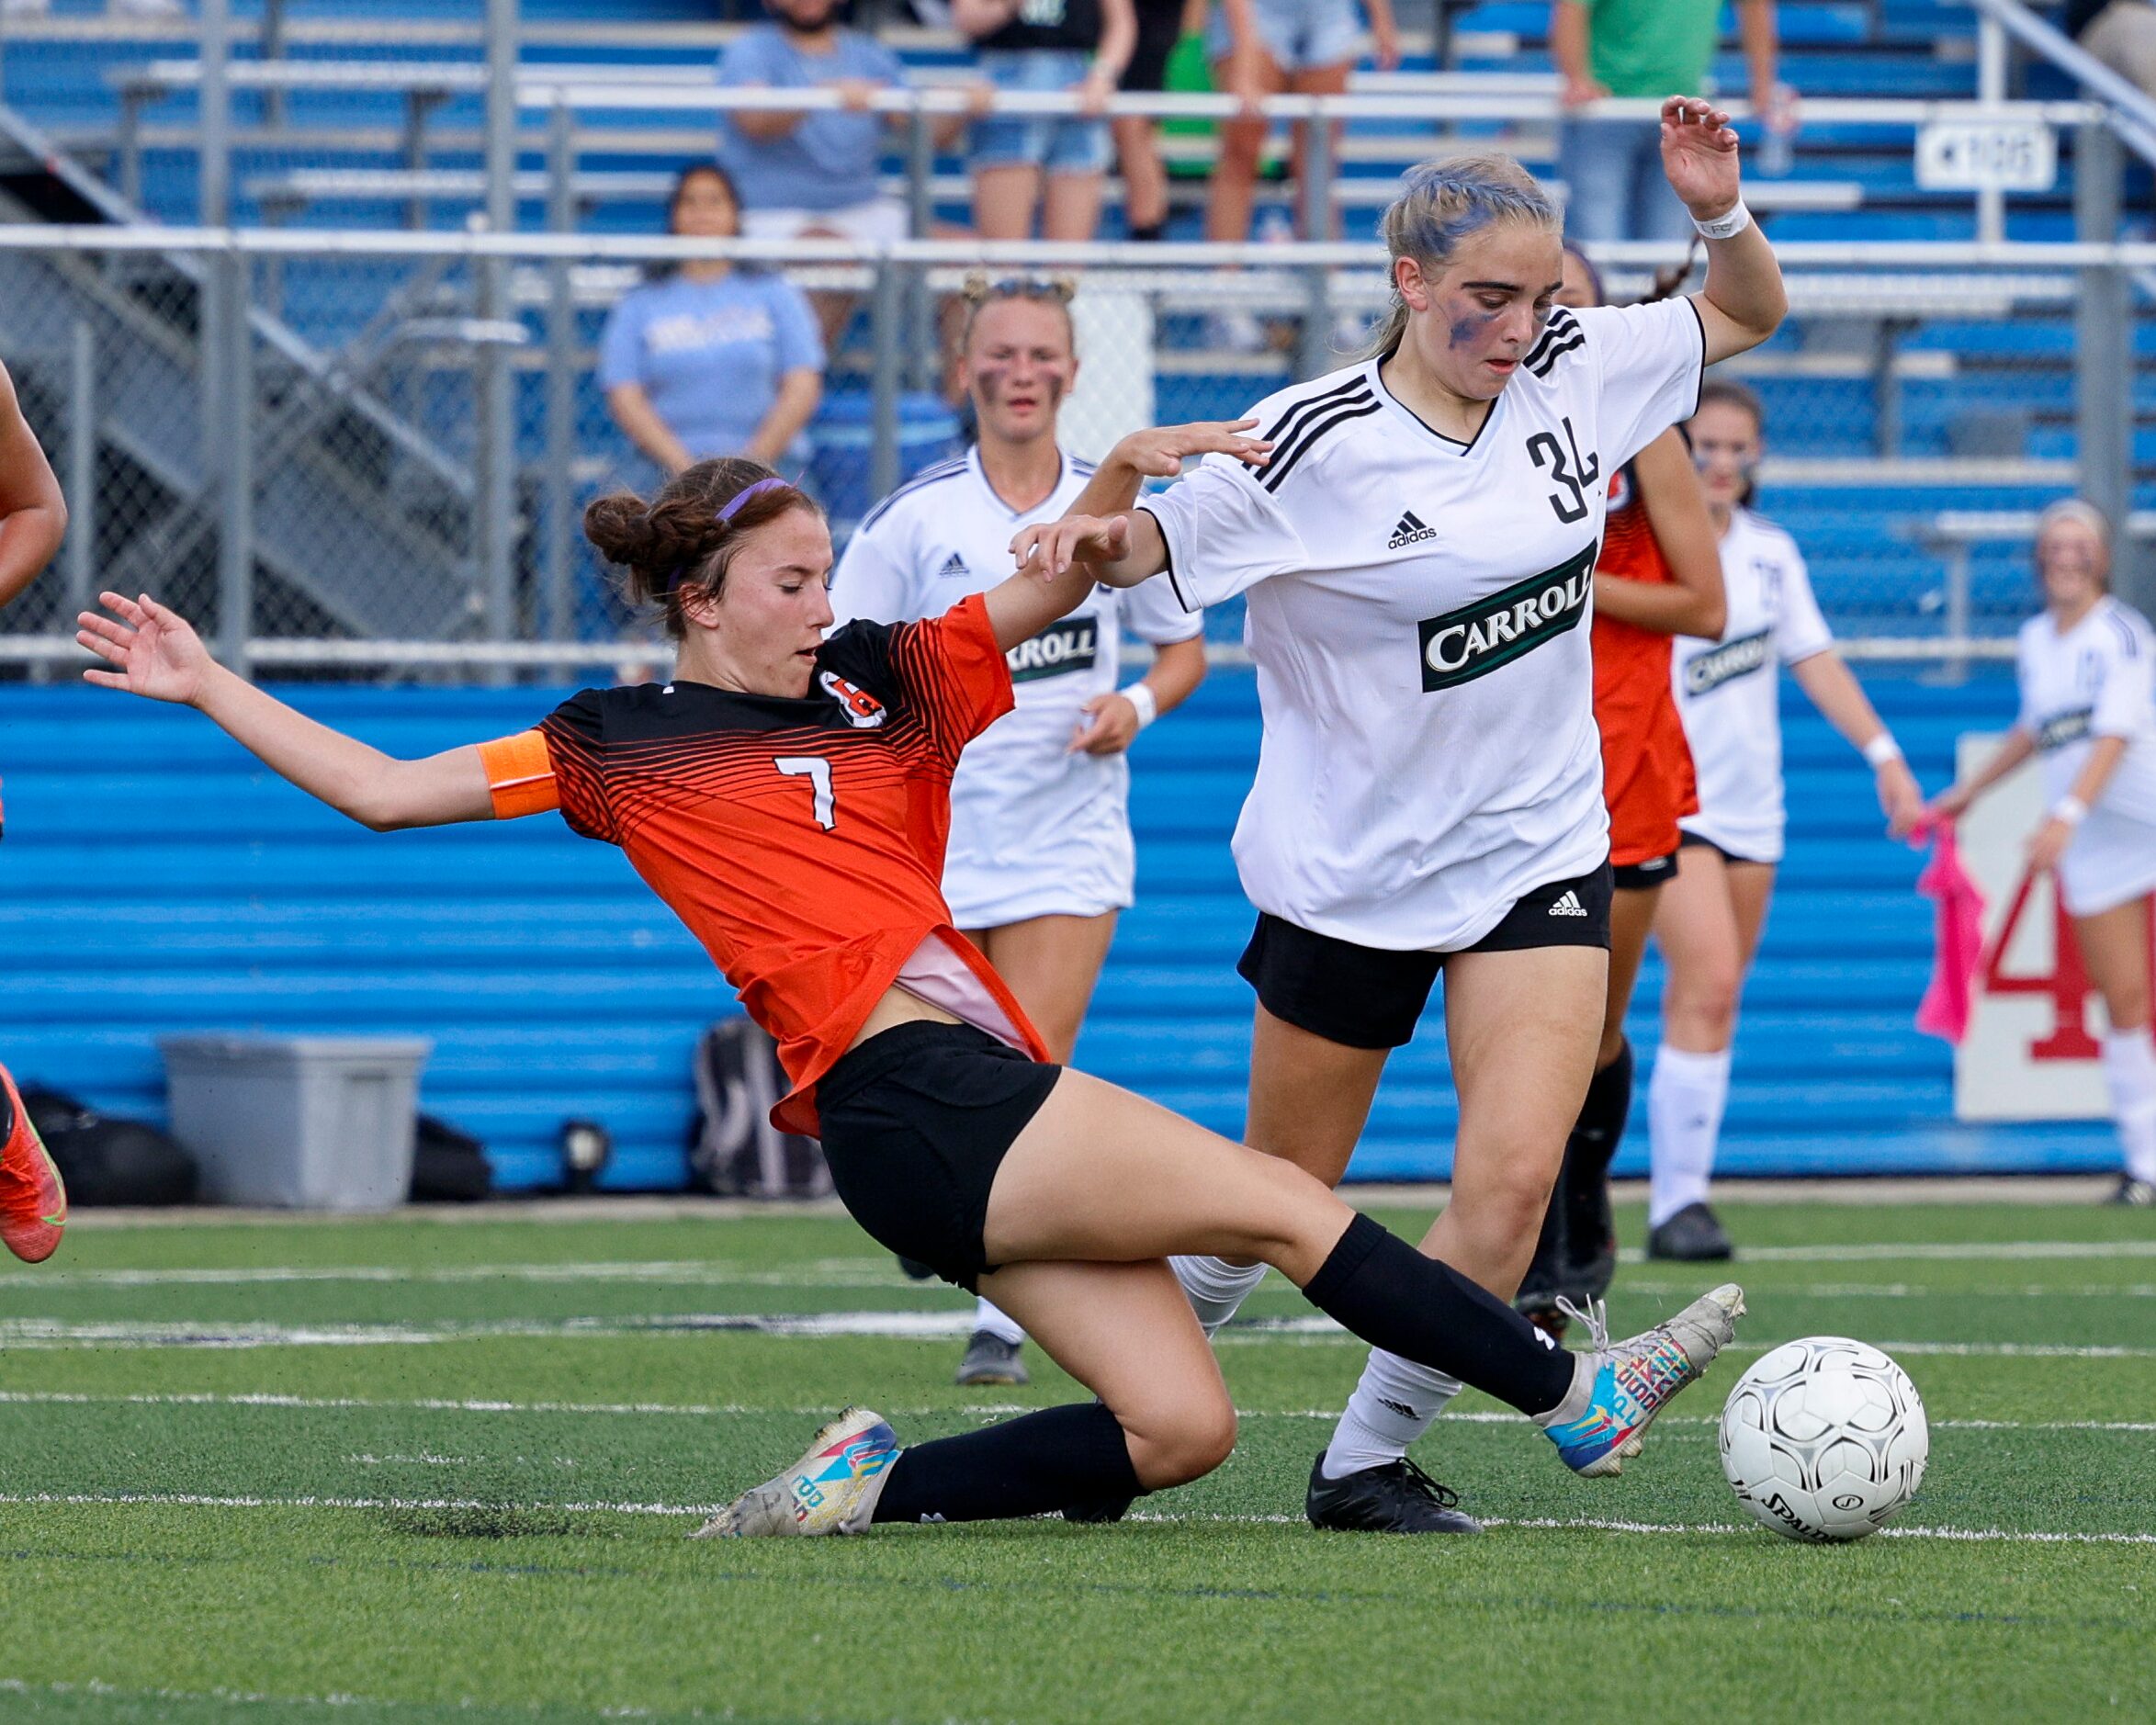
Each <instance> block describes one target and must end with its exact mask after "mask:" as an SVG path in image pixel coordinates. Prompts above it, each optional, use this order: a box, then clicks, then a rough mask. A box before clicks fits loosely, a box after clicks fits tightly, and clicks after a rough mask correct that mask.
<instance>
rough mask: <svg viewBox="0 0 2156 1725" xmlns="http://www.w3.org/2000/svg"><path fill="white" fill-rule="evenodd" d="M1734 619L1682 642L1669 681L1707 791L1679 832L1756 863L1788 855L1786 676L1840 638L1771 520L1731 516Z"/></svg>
mask: <svg viewBox="0 0 2156 1725" xmlns="http://www.w3.org/2000/svg"><path fill="white" fill-rule="evenodd" d="M1721 587H1722V592H1724V593H1725V594H1726V595H1727V597H1728V601H1729V620H1728V622H1727V623H1726V624H1725V625H1724V626H1723V627H1722V632H1721V639H1720V640H1718V641H1702V640H1699V639H1696V638H1694V637H1689V636H1683V635H1680V636H1678V637H1676V651H1675V652H1674V653H1672V654H1671V656H1670V664H1669V675H1670V681H1671V682H1672V683H1673V684H1674V686H1675V687H1676V710H1677V712H1678V714H1679V715H1680V716H1682V717H1683V719H1684V722H1685V740H1686V741H1687V742H1688V743H1689V744H1690V745H1691V749H1692V766H1693V770H1694V772H1696V773H1697V775H1698V778H1699V813H1698V814H1697V815H1688V816H1686V817H1684V819H1683V820H1681V821H1679V822H1678V823H1677V824H1678V826H1679V827H1681V828H1682V829H1684V830H1685V831H1686V832H1696V833H1698V834H1699V836H1700V837H1701V838H1702V839H1705V840H1708V841H1709V842H1710V843H1711V844H1715V845H1719V846H1720V847H1721V849H1722V850H1724V851H1728V852H1729V853H1730V854H1731V855H1732V856H1739V857H1743V858H1744V859H1745V860H1746V861H1747V862H1752V863H1778V862H1780V861H1781V855H1782V829H1783V827H1784V824H1785V817H1784V813H1783V808H1782V722H1781V676H1780V671H1781V667H1782V666H1784V665H1794V664H1795V663H1797V661H1798V660H1804V659H1810V658H1811V657H1812V655H1813V654H1814V653H1823V652H1825V651H1826V650H1827V649H1828V648H1831V647H1832V646H1833V645H1834V632H1833V631H1832V630H1830V629H1829V628H1828V627H1827V626H1826V619H1825V618H1824V617H1823V616H1822V615H1820V614H1819V602H1818V601H1817V600H1816V599H1814V598H1813V597H1812V576H1811V574H1810V572H1809V571H1808V570H1806V569H1805V567H1804V556H1803V553H1802V552H1800V551H1799V550H1798V549H1797V542H1796V541H1795V540H1794V539H1792V538H1790V537H1789V535H1788V534H1786V533H1784V532H1783V531H1782V530H1781V529H1780V528H1779V527H1778V526H1776V525H1775V524H1774V523H1772V522H1771V521H1768V520H1767V518H1766V517H1765V516H1763V515H1759V514H1755V513H1753V512H1752V511H1751V510H1749V509H1736V510H1732V511H1731V512H1730V524H1729V531H1728V532H1727V533H1725V534H1723V535H1722V536H1721Z"/></svg>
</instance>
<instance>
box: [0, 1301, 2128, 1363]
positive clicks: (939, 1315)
mask: <svg viewBox="0 0 2156 1725" xmlns="http://www.w3.org/2000/svg"><path fill="white" fill-rule="evenodd" d="M972 1328H973V1314H972V1313H970V1312H948V1311H946V1312H816V1313H791V1314H776V1313H731V1312H725V1313H698V1312H678V1313H638V1314H633V1315H632V1314H616V1315H612V1316H607V1317H567V1318H552V1319H541V1318H481V1319H470V1320H459V1321H449V1322H445V1323H439V1324H435V1325H425V1326H422V1325H402V1324H296V1325H287V1324H277V1323H272V1322H269V1321H267V1320H258V1319H243V1320H239V1321H236V1322H232V1323H218V1322H215V1321H209V1322H201V1323H190V1322H187V1321H185V1320H175V1321H171V1322H164V1323H152V1322H146V1321H132V1320H113V1321H106V1322H94V1323H68V1322H66V1321H63V1320H62V1319H58V1318H6V1319H0V1347H11V1348H17V1349H21V1350H24V1351H50V1350H55V1349H72V1348H85V1347H90V1348H116V1349H117V1348H138V1347H142V1348H153V1347H183V1348H185V1347H193V1348H207V1349H211V1350H221V1349H232V1348H255V1347H425V1346H431V1345H435V1344H442V1343H454V1342H470V1341H480V1340H489V1339H494V1338H499V1337H505V1336H526V1337H537V1338H545V1339H554V1340H579V1339H582V1340H591V1339H602V1340H622V1339H626V1338H628V1337H631V1336H680V1335H694V1334H702V1333H705V1332H708V1331H717V1332H721V1333H731V1334H737V1335H755V1336H782V1337H811V1338H828V1337H832V1336H873V1337H878V1338H881V1339H885V1340H894V1341H921V1340H955V1339H957V1338H960V1337H963V1336H966V1335H968V1334H970V1333H971V1331H972ZM1281 1337H1287V1338H1291V1339H1295V1340H1301V1341H1309V1342H1321V1343H1325V1342H1329V1343H1339V1344H1353V1345H1354V1346H1356V1347H1360V1346H1362V1344H1361V1343H1360V1342H1358V1341H1357V1340H1356V1338H1355V1337H1354V1336H1350V1335H1349V1333H1348V1332H1347V1331H1346V1330H1344V1329H1342V1328H1341V1327H1340V1326H1339V1325H1338V1324H1336V1323H1335V1322H1334V1321H1333V1320H1332V1319H1331V1318H1328V1317H1325V1316H1322V1315H1318V1314H1315V1313H1314V1314H1311V1315H1309V1316H1303V1317H1281V1318H1252V1319H1247V1320H1245V1321H1243V1322H1241V1323H1237V1324H1235V1325H1230V1326H1229V1327H1228V1328H1227V1329H1226V1330H1224V1331H1223V1332H1222V1333H1221V1335H1220V1336H1219V1337H1218V1340H1219V1341H1221V1342H1222V1343H1224V1344H1229V1345H1237V1344H1242V1345H1247V1344H1250V1343H1256V1342H1263V1341H1268V1340H1278V1339H1280V1338H1281ZM1873 1345H1874V1346H1875V1347H1881V1348H1884V1349H1885V1350H1886V1351H1887V1352H1889V1353H1891V1354H1898V1355H1906V1356H1908V1357H1910V1358H1912V1359H1919V1358H1925V1357H1927V1356H1941V1357H1953V1358H1964V1359H2156V1347H2119V1346H2110V1345H2105V1346H2085V1347H2084V1346H2076V1345H2069V1344H2066V1343H2052V1342H1925V1341H1878V1342H1875V1343H1874V1344H1873ZM1768 1346H1771V1344H1766V1343H1762V1344H1758V1345H1756V1346H1751V1345H1747V1344H1743V1343H1740V1344H1738V1346H1737V1347H1735V1348H1733V1349H1732V1350H1731V1351H1733V1352H1746V1351H1749V1352H1754V1353H1758V1352H1764V1351H1765V1349H1766V1348H1767V1347H1768Z"/></svg>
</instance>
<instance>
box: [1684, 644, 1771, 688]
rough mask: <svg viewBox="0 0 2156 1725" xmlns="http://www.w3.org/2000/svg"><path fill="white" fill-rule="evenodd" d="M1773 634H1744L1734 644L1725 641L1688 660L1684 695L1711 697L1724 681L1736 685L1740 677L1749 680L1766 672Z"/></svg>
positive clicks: (1686, 662)
mask: <svg viewBox="0 0 2156 1725" xmlns="http://www.w3.org/2000/svg"><path fill="white" fill-rule="evenodd" d="M1773 634H1774V631H1773V630H1771V629H1761V630H1760V631H1759V632H1758V633H1757V634H1756V635H1741V636H1739V637H1737V638H1736V639H1735V640H1733V641H1724V642H1723V643H1722V644H1721V646H1720V647H1710V648H1708V649H1707V650H1706V651H1705V652H1704V653H1700V654H1699V655H1697V656H1696V657H1694V658H1692V659H1688V660H1686V661H1685V693H1687V694H1688V695H1692V696H1694V697H1697V696H1699V695H1703V694H1712V693H1714V691H1715V690H1717V689H1719V688H1721V685H1722V684H1723V683H1725V682H1735V681H1736V680H1737V679H1738V678H1739V677H1749V676H1750V675H1751V674H1752V673H1753V672H1754V671H1759V670H1763V669H1764V668H1765V667H1766V664H1767V646H1768V642H1769V641H1770V639H1771V638H1772V637H1773Z"/></svg>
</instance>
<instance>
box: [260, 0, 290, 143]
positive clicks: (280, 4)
mask: <svg viewBox="0 0 2156 1725" xmlns="http://www.w3.org/2000/svg"><path fill="white" fill-rule="evenodd" d="M284 57H285V0H262V63H263V64H264V65H265V66H274V65H276V64H277V63H278V62H280V61H282V60H283V59H284ZM262 117H263V118H264V119H265V120H266V121H268V123H269V124H270V125H272V126H282V125H283V124H284V123H285V93H284V92H283V91H282V90H280V89H278V88H277V87H276V86H275V85H272V86H271V87H270V88H269V89H267V90H265V92H264V93H263V97H262Z"/></svg>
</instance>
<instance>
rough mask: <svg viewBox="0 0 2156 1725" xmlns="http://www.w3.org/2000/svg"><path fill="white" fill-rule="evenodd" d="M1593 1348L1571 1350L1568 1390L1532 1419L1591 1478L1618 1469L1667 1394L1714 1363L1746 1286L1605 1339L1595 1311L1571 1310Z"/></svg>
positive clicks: (1739, 1313)
mask: <svg viewBox="0 0 2156 1725" xmlns="http://www.w3.org/2000/svg"><path fill="white" fill-rule="evenodd" d="M1575 1315H1577V1316H1580V1317H1582V1318H1584V1319H1585V1320H1586V1323H1587V1325H1588V1328H1589V1330H1590V1331H1591V1333H1592V1335H1593V1337H1594V1346H1593V1347H1592V1348H1591V1349H1589V1350H1588V1351H1586V1352H1584V1353H1580V1354H1576V1355H1575V1356H1574V1357H1573V1358H1574V1363H1573V1380H1572V1389H1571V1391H1570V1392H1568V1393H1567V1394H1566V1396H1565V1398H1564V1400H1563V1401H1562V1402H1560V1403H1559V1404H1557V1405H1556V1406H1555V1407H1553V1408H1552V1409H1551V1410H1550V1411H1549V1412H1548V1413H1547V1414H1541V1415H1537V1416H1536V1419H1535V1423H1536V1424H1537V1425H1538V1426H1541V1428H1542V1429H1543V1430H1544V1431H1545V1432H1547V1433H1548V1434H1549V1437H1550V1441H1551V1442H1552V1443H1553V1444H1555V1445H1556V1446H1557V1453H1558V1454H1559V1455H1560V1456H1562V1457H1563V1460H1564V1465H1565V1466H1566V1467H1568V1468H1570V1469H1571V1470H1572V1471H1574V1472H1575V1473H1581V1474H1586V1476H1588V1477H1589V1478H1591V1479H1604V1478H1609V1477H1612V1476H1614V1475H1616V1474H1618V1473H1620V1472H1622V1471H1623V1466H1622V1463H1623V1459H1624V1458H1625V1457H1626V1456H1627V1455H1632V1454H1637V1453H1638V1450H1637V1447H1636V1446H1637V1444H1638V1441H1639V1439H1640V1438H1641V1437H1643V1436H1644V1435H1645V1433H1646V1430H1647V1427H1648V1426H1649V1425H1650V1424H1651V1423H1652V1422H1653V1420H1654V1415H1657V1414H1659V1413H1660V1412H1661V1411H1662V1410H1663V1408H1664V1406H1665V1405H1666V1404H1667V1403H1668V1402H1669V1400H1670V1398H1671V1397H1673V1396H1675V1395H1676V1393H1677V1392H1678V1391H1680V1390H1682V1389H1683V1388H1684V1387H1685V1386H1686V1385H1687V1384H1688V1383H1690V1382H1692V1381H1694V1380H1695V1379H1697V1378H1698V1377H1699V1374H1700V1373H1701V1372H1703V1371H1705V1370H1707V1368H1708V1367H1709V1366H1710V1365H1711V1364H1712V1363H1713V1360H1714V1357H1715V1355H1717V1354H1719V1353H1720V1352H1721V1350H1722V1349H1723V1348H1724V1347H1728V1346H1729V1344H1730V1341H1731V1339H1732V1338H1733V1336H1735V1335H1736V1329H1737V1320H1738V1319H1739V1318H1741V1317H1743V1316H1744V1290H1743V1289H1742V1288H1740V1287H1738V1286H1737V1285H1736V1284H1735V1283H1734V1282H1725V1283H1724V1284H1723V1285H1722V1286H1721V1287H1720V1288H1717V1289H1716V1290H1714V1291H1713V1292H1712V1293H1710V1294H1705V1295H1702V1296H1701V1297H1700V1298H1699V1299H1697V1300H1695V1301H1693V1302H1692V1303H1691V1304H1690V1305H1688V1306H1687V1307H1686V1308H1685V1309H1684V1310H1683V1311H1682V1312H1680V1313H1677V1314H1676V1316H1675V1317H1673V1318H1668V1319H1665V1320H1664V1321H1663V1322H1662V1323H1660V1324H1657V1325H1655V1326H1654V1328H1653V1329H1651V1330H1646V1331H1643V1332H1642V1334H1640V1335H1638V1336H1628V1337H1627V1338H1626V1339H1625V1340H1623V1341H1621V1342H1612V1341H1610V1340H1609V1332H1608V1329H1607V1327H1606V1325H1604V1323H1603V1320H1602V1314H1601V1313H1600V1311H1599V1310H1594V1311H1589V1312H1584V1313H1575Z"/></svg>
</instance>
